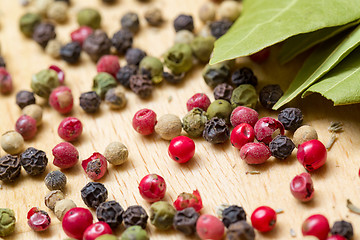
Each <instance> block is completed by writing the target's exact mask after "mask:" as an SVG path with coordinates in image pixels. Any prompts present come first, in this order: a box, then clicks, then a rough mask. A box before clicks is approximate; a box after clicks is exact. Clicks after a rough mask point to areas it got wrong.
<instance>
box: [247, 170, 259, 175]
mask: <svg viewBox="0 0 360 240" xmlns="http://www.w3.org/2000/svg"><path fill="white" fill-rule="evenodd" d="M260 173H261V172H260V171H246V172H245V174H246V175H247V174H250V175H257V174H260Z"/></svg>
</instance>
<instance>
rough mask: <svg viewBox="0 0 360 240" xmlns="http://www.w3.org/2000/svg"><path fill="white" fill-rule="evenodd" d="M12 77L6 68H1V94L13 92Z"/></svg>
mask: <svg viewBox="0 0 360 240" xmlns="http://www.w3.org/2000/svg"><path fill="white" fill-rule="evenodd" d="M12 89H13V84H12V77H11V75H10V74H9V73H8V71H6V69H5V68H4V67H0V93H2V94H8V93H10V92H11V91H12Z"/></svg>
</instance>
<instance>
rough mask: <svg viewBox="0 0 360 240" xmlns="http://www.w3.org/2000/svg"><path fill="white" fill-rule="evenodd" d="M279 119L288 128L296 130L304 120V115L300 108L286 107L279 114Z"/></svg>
mask: <svg viewBox="0 0 360 240" xmlns="http://www.w3.org/2000/svg"><path fill="white" fill-rule="evenodd" d="M278 119H279V121H280V122H281V123H282V124H283V125H284V127H285V129H286V130H290V131H293V132H294V131H296V129H298V128H299V127H301V124H302V122H303V115H302V112H301V110H300V109H298V108H285V109H284V110H281V112H280V113H279V115H278Z"/></svg>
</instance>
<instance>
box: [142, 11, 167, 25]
mask: <svg viewBox="0 0 360 240" xmlns="http://www.w3.org/2000/svg"><path fill="white" fill-rule="evenodd" d="M144 17H145V20H146V21H147V23H148V24H149V25H150V26H154V27H158V26H160V25H161V24H162V23H163V22H164V19H163V15H162V12H161V9H160V8H157V7H150V8H148V9H147V10H146V11H145V13H144Z"/></svg>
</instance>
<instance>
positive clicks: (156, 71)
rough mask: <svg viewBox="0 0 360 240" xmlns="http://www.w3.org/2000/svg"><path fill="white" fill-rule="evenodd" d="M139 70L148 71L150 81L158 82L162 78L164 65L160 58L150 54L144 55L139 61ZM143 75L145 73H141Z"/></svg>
mask: <svg viewBox="0 0 360 240" xmlns="http://www.w3.org/2000/svg"><path fill="white" fill-rule="evenodd" d="M139 69H140V72H144V71H145V72H148V73H149V74H150V76H149V78H151V81H152V83H154V84H158V83H161V82H162V80H163V76H162V74H163V71H164V66H163V64H162V62H161V61H160V59H158V58H156V57H151V56H145V57H144V58H143V59H142V60H141V61H140V63H139ZM143 75H145V74H143Z"/></svg>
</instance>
